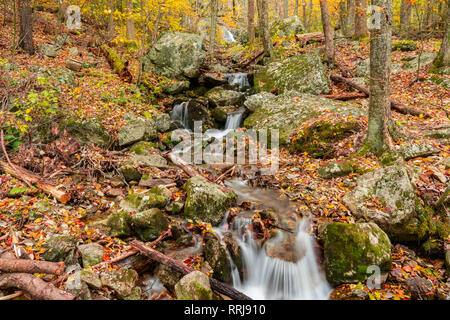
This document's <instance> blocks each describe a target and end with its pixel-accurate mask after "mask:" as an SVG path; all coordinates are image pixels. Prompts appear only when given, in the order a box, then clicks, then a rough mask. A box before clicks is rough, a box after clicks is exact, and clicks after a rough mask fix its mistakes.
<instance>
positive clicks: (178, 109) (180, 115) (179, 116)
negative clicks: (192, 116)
mask: <svg viewBox="0 0 450 320" xmlns="http://www.w3.org/2000/svg"><path fill="white" fill-rule="evenodd" d="M188 105H189V101H185V102H182V103H180V104H177V105H176V106H175V107H173V110H172V114H171V116H170V119H171V120H172V121H174V122H178V123H180V124H182V125H183V127H184V128H185V129H190V126H189V109H188Z"/></svg>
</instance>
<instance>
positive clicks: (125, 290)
mask: <svg viewBox="0 0 450 320" xmlns="http://www.w3.org/2000/svg"><path fill="white" fill-rule="evenodd" d="M138 279H139V275H138V273H137V272H136V271H135V270H133V269H127V268H121V269H119V270H108V271H104V272H103V273H102V274H101V275H100V280H101V281H102V285H104V286H106V287H108V288H111V289H113V290H114V291H115V292H116V293H117V295H118V296H119V297H120V298H121V299H124V298H125V297H127V296H130V295H131V294H133V288H134V287H135V286H136V282H137V280H138Z"/></svg>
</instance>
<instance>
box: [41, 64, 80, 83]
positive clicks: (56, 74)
mask: <svg viewBox="0 0 450 320" xmlns="http://www.w3.org/2000/svg"><path fill="white" fill-rule="evenodd" d="M37 76H38V78H40V77H42V78H50V79H51V80H52V81H54V82H56V83H58V84H60V85H69V86H72V87H76V86H77V76H76V75H75V73H74V72H73V71H72V70H69V69H67V68H52V69H48V70H45V71H40V72H38V75H37Z"/></svg>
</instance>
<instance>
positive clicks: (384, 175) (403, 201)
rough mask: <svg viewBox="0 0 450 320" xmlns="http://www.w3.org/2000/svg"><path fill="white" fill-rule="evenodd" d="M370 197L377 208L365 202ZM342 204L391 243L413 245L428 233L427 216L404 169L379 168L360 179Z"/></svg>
mask: <svg viewBox="0 0 450 320" xmlns="http://www.w3.org/2000/svg"><path fill="white" fill-rule="evenodd" d="M371 197H374V198H376V199H377V201H378V202H379V203H380V205H378V207H377V206H373V205H372V206H371V205H370V203H369V204H368V203H367V202H366V200H367V199H369V198H371ZM343 200H344V203H345V205H346V206H347V207H348V208H349V209H350V210H351V211H352V213H353V214H354V216H355V217H357V218H361V219H365V220H367V221H373V222H375V223H376V224H378V226H380V228H381V229H383V230H384V231H385V232H386V233H387V234H388V235H389V237H390V238H391V239H395V240H398V241H414V240H418V239H422V238H423V237H424V236H426V235H427V233H428V231H429V230H428V228H429V223H428V217H427V214H426V212H425V211H424V209H423V207H422V205H421V204H420V202H419V200H418V198H417V195H416V193H415V190H414V187H413V185H412V183H411V180H410V178H409V176H408V172H407V170H406V168H405V167H403V166H401V165H400V166H399V165H393V166H389V167H382V168H378V169H375V170H374V171H373V172H369V173H366V174H364V175H362V176H360V177H359V178H358V180H357V186H356V187H355V188H354V189H353V191H351V192H349V193H347V194H346V195H345V196H344V198H343ZM380 207H381V208H380Z"/></svg>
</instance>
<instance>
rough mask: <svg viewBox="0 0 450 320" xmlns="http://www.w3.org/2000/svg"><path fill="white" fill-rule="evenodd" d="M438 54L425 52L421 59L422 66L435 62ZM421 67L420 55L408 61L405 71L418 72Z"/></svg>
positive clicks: (404, 67)
mask: <svg viewBox="0 0 450 320" xmlns="http://www.w3.org/2000/svg"><path fill="white" fill-rule="evenodd" d="M436 56H437V53H436V52H428V51H424V52H423V53H422V55H421V57H420V66H426V65H427V64H430V63H432V62H433V61H434V59H435V58H436ZM418 65H419V55H416V56H414V59H412V60H410V61H408V62H406V63H405V65H404V66H403V70H405V71H416V70H417V67H418Z"/></svg>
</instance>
